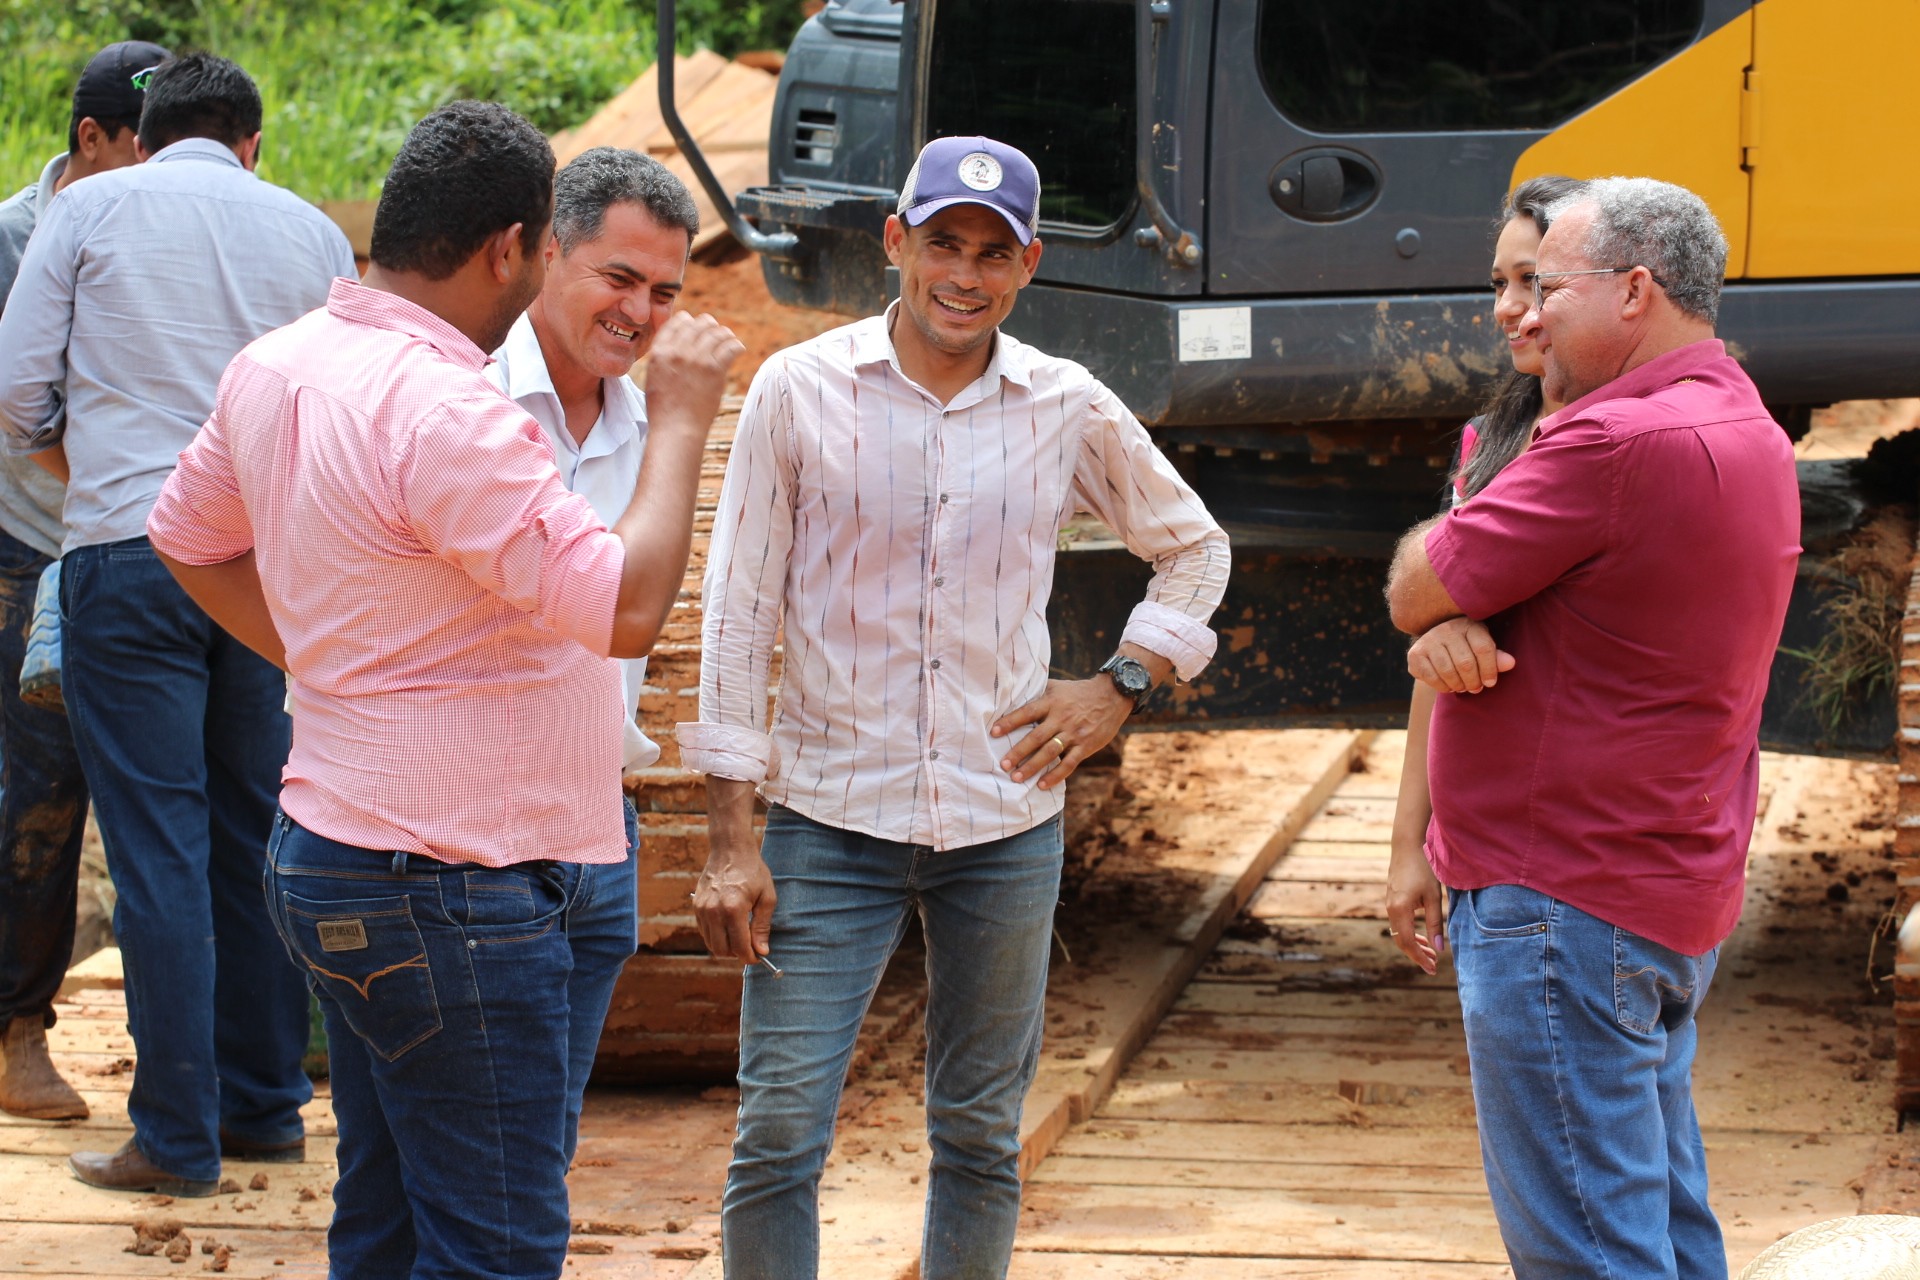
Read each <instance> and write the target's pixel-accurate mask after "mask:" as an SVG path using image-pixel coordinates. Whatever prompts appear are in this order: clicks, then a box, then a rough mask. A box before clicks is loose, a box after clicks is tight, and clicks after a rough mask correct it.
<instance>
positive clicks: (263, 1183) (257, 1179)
mask: <svg viewBox="0 0 1920 1280" xmlns="http://www.w3.org/2000/svg"><path fill="white" fill-rule="evenodd" d="M269 1185H271V1184H270V1183H269V1181H268V1179H267V1175H266V1174H264V1173H256V1174H254V1175H253V1181H252V1182H249V1183H248V1184H247V1190H249V1191H265V1190H266V1189H267V1187H268V1186H269Z"/></svg>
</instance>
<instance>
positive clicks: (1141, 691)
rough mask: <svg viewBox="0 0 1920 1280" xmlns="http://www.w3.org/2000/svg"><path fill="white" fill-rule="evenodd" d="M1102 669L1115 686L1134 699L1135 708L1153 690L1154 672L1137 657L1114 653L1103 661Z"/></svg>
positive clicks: (1136, 709) (1137, 707) (1135, 708)
mask: <svg viewBox="0 0 1920 1280" xmlns="http://www.w3.org/2000/svg"><path fill="white" fill-rule="evenodd" d="M1100 669H1101V670H1102V671H1104V672H1106V673H1107V676H1108V678H1110V679H1111V680H1112V681H1113V687H1114V688H1116V689H1118V690H1119V691H1120V692H1121V693H1124V694H1126V695H1127V696H1128V697H1129V698H1132V699H1133V709H1134V710H1135V711H1138V710H1139V709H1140V704H1141V703H1143V702H1145V701H1146V700H1147V695H1148V694H1150V693H1152V692H1153V673H1152V672H1150V671H1148V670H1147V668H1146V664H1144V663H1142V662H1141V661H1140V660H1139V659H1137V658H1129V657H1127V656H1126V655H1125V654H1119V653H1116V654H1114V655H1113V656H1112V657H1111V658H1108V659H1107V660H1106V662H1105V663H1103V664H1102V665H1101V667H1100Z"/></svg>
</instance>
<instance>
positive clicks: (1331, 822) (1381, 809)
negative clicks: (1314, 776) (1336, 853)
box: [1300, 796, 1394, 842]
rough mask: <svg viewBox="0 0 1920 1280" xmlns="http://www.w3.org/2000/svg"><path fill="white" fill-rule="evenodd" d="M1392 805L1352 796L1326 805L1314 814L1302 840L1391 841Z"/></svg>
mask: <svg viewBox="0 0 1920 1280" xmlns="http://www.w3.org/2000/svg"><path fill="white" fill-rule="evenodd" d="M1393 804H1394V802H1393V801H1392V800H1391V799H1388V798H1387V797H1385V796H1378V797H1373V796H1369V797H1358V796H1356V797H1354V798H1352V799H1343V800H1339V801H1336V802H1334V803H1331V804H1329V805H1328V806H1327V807H1326V808H1325V809H1323V810H1321V811H1320V812H1319V813H1318V814H1316V815H1314V819H1313V821H1312V822H1311V823H1310V824H1308V826H1307V828H1306V830H1304V831H1302V832H1301V833H1300V837H1301V838H1302V839H1303V840H1342V841H1369V842H1380V841H1386V840H1391V839H1392V838H1393Z"/></svg>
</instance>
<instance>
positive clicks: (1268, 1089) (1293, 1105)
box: [1100, 1076, 1473, 1141]
mask: <svg viewBox="0 0 1920 1280" xmlns="http://www.w3.org/2000/svg"><path fill="white" fill-rule="evenodd" d="M1363 1096H1371V1097H1372V1099H1373V1100H1372V1101H1366V1102H1355V1101H1353V1100H1351V1099H1348V1098H1345V1097H1342V1096H1341V1094H1340V1088H1339V1085H1338V1084H1337V1083H1318V1084H1300V1083H1293V1082H1287V1081H1277V1082H1258V1083H1250V1082H1245V1081H1232V1080H1165V1079H1162V1080H1150V1081H1149V1080H1137V1079H1134V1078H1132V1077H1131V1076H1129V1077H1127V1078H1126V1079H1123V1080H1121V1082H1120V1083H1119V1084H1118V1085H1116V1086H1115V1087H1114V1090H1113V1093H1112V1094H1111V1095H1110V1096H1109V1097H1108V1099H1107V1103H1106V1105H1105V1106H1104V1107H1102V1108H1101V1111H1100V1119H1101V1120H1102V1121H1103V1122H1105V1121H1108V1120H1120V1121H1128V1120H1189V1121H1221V1122H1225V1123H1238V1124H1257V1125H1275V1126H1280V1125H1328V1126H1334V1125H1348V1126H1354V1127H1356V1128H1366V1129H1433V1128H1445V1127H1447V1126H1449V1125H1471V1124H1472V1123H1473V1094H1472V1092H1471V1090H1469V1089H1468V1088H1467V1086H1466V1085H1464V1084H1461V1085H1457V1086H1428V1087H1422V1088H1420V1089H1419V1090H1417V1091H1414V1090H1408V1091H1406V1092H1404V1093H1400V1094H1398V1095H1397V1096H1396V1095H1388V1094H1385V1093H1380V1094H1374V1095H1363ZM1388 1098H1391V1100H1387V1099H1388ZM1275 1141H1284V1138H1282V1137H1280V1136H1276V1137H1275Z"/></svg>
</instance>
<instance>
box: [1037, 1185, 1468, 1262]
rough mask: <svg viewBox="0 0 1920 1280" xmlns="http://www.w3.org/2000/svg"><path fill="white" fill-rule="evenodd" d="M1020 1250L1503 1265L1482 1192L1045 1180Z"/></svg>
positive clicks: (1039, 1189) (1038, 1191) (1040, 1187)
mask: <svg viewBox="0 0 1920 1280" xmlns="http://www.w3.org/2000/svg"><path fill="white" fill-rule="evenodd" d="M1026 1201H1027V1208H1028V1209H1030V1210H1031V1212H1030V1213H1029V1214H1027V1215H1025V1216H1024V1220H1023V1222H1022V1226H1023V1227H1024V1228H1025V1229H1024V1230H1023V1231H1022V1232H1021V1236H1020V1247H1021V1249H1022V1251H1023V1252H1027V1253H1033V1252H1045V1251H1049V1250H1058V1251H1061V1252H1072V1253H1088V1254H1099V1253H1119V1254H1126V1253H1149V1254H1152V1253H1174V1254H1190V1255H1195V1256H1201V1257H1207V1256H1239V1257H1249V1256H1251V1257H1271V1256H1272V1255H1273V1254H1275V1253H1282V1254H1283V1255H1284V1256H1287V1257H1292V1258H1322V1259H1329V1260H1331V1259H1335V1258H1341V1259H1346V1258H1378V1259H1383V1260H1392V1261H1403V1260H1406V1259H1409V1258H1419V1259H1426V1260H1432V1261H1435V1262H1478V1263H1496V1264H1497V1263H1500V1262H1503V1261H1505V1259H1506V1252H1505V1250H1504V1249H1503V1248H1502V1247H1501V1244H1500V1233H1499V1231H1498V1229H1497V1228H1496V1227H1495V1225H1494V1221H1493V1209H1492V1206H1491V1205H1490V1204H1489V1203H1488V1201H1487V1197H1486V1193H1485V1191H1484V1189H1482V1190H1481V1191H1480V1192H1479V1193H1478V1194H1466V1193H1461V1194H1431V1195H1413V1194H1409V1193H1406V1192H1397V1191H1365V1190H1359V1189H1351V1188H1339V1189H1336V1190H1332V1191H1327V1192H1315V1191H1311V1190H1301V1191H1293V1190H1284V1189H1267V1190H1262V1191H1246V1190H1239V1189H1234V1188H1218V1189H1212V1188H1209V1189H1191V1188H1184V1187H1183V1188H1181V1189H1180V1192H1179V1194H1178V1195H1156V1194H1154V1193H1153V1189H1151V1188H1141V1187H1106V1186H1091V1187H1089V1186H1070V1185H1067V1184H1060V1183H1050V1184H1043V1185H1038V1186H1035V1187H1033V1188H1032V1190H1031V1191H1030V1193H1029V1194H1028V1195H1027V1197H1026Z"/></svg>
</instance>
